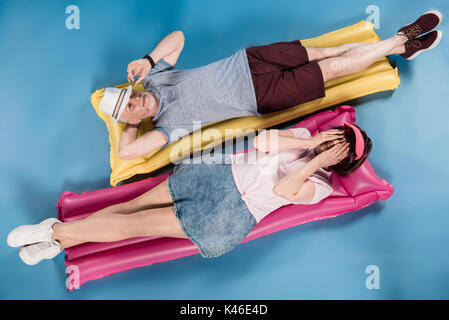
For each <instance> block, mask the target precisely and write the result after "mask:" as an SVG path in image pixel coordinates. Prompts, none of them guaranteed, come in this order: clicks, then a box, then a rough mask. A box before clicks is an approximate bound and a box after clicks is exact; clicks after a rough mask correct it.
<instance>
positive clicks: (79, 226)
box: [52, 206, 187, 248]
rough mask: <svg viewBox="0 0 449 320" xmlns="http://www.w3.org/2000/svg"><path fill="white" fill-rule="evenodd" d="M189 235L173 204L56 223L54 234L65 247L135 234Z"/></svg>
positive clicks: (114, 239)
mask: <svg viewBox="0 0 449 320" xmlns="http://www.w3.org/2000/svg"><path fill="white" fill-rule="evenodd" d="M147 236H162V237H173V238H187V237H186V235H185V234H184V232H183V231H182V229H181V227H180V226H179V223H178V220H177V219H176V215H175V212H174V209H173V207H172V206H171V207H164V208H155V209H147V210H142V211H138V212H135V213H131V214H117V213H103V214H100V215H91V216H89V217H87V218H85V219H80V220H76V221H70V222H63V223H56V224H55V225H53V233H52V238H53V239H54V240H57V241H60V242H61V243H65V244H66V246H65V248H67V247H68V245H69V244H70V243H71V242H73V243H80V242H111V241H119V240H124V239H129V238H135V237H147Z"/></svg>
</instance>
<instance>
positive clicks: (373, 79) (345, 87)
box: [91, 21, 400, 186]
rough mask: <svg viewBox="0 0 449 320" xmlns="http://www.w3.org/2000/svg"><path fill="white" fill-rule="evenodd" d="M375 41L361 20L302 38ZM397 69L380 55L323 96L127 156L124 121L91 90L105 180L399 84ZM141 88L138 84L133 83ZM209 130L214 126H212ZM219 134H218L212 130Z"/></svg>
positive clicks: (327, 43) (320, 42)
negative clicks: (104, 154) (104, 145)
mask: <svg viewBox="0 0 449 320" xmlns="http://www.w3.org/2000/svg"><path fill="white" fill-rule="evenodd" d="M375 41H380V38H379V36H378V35H377V34H376V33H375V31H374V25H373V24H372V23H370V22H366V21H360V22H359V23H357V24H354V25H352V26H349V27H346V28H343V29H339V30H336V31H332V32H329V33H326V34H324V35H321V36H319V37H316V38H311V39H304V40H301V43H302V44H303V45H304V46H315V47H331V46H337V45H340V44H343V43H348V42H375ZM399 82H400V80H399V76H398V72H397V68H396V69H393V68H392V67H391V65H390V63H389V61H388V59H387V58H382V59H380V60H378V61H377V62H376V63H374V64H373V65H371V66H370V67H369V68H367V69H365V70H364V71H362V72H359V73H356V74H353V75H348V76H344V77H340V78H337V79H334V80H331V81H328V82H326V83H325V89H326V96H325V97H323V98H320V99H316V100H313V101H310V102H307V103H303V104H301V105H298V106H295V107H291V108H289V109H285V110H282V111H278V112H273V113H269V114H264V115H263V116H262V117H257V116H251V117H242V118H234V119H229V120H225V121H221V122H215V123H212V124H208V125H207V126H204V127H203V128H201V130H198V131H195V132H194V133H191V134H190V135H188V136H185V137H184V138H182V139H181V140H178V141H176V142H174V143H172V144H170V145H168V146H167V147H165V148H163V149H160V150H156V151H154V152H152V153H150V154H148V155H146V156H143V157H139V158H136V159H132V160H122V159H120V158H119V157H118V156H117V154H118V146H119V141H120V135H121V133H122V132H123V130H124V129H125V126H126V125H125V124H122V123H119V122H117V123H116V124H114V123H113V121H112V118H111V117H110V116H108V115H106V114H105V113H103V111H101V110H100V109H99V107H98V106H99V104H100V100H101V99H102V97H103V94H104V89H100V90H97V91H95V92H94V93H93V94H92V96H91V102H92V105H93V107H94V109H95V111H96V112H97V114H98V116H99V117H100V118H101V119H103V120H104V122H105V123H106V127H107V130H108V133H109V143H110V146H111V150H110V164H111V169H112V172H111V176H110V183H111V185H112V186H116V185H117V183H119V182H120V181H123V180H126V179H129V178H131V177H132V176H134V175H136V174H145V173H150V172H153V171H155V170H157V169H160V168H162V167H164V166H166V165H168V164H170V163H171V162H172V161H171V160H173V159H174V158H173V157H174V155H176V157H183V156H185V155H186V153H187V154H190V153H193V152H197V151H200V150H204V149H205V148H206V147H207V148H210V147H213V146H215V145H218V144H221V143H222V142H223V141H225V140H226V141H228V140H231V139H233V138H237V137H240V136H242V135H244V133H245V130H247V129H252V130H257V129H263V128H268V127H271V126H274V125H277V124H280V123H283V122H287V121H290V120H292V119H295V118H299V117H302V116H304V115H307V114H310V113H313V112H315V111H318V110H320V109H324V108H327V107H330V106H333V105H336V104H339V103H342V102H344V101H348V100H352V99H356V98H359V97H362V96H366V95H369V94H372V93H375V92H380V91H386V90H394V89H396V88H397V87H398V85H399ZM127 85H129V84H128V83H126V84H121V85H118V86H116V87H118V88H121V87H125V86H127ZM135 88H136V89H138V90H142V91H143V90H144V88H143V86H142V85H141V84H138V85H137V86H136V87H135ZM152 128H153V123H152V122H151V120H150V119H146V120H145V121H143V122H142V124H141V126H140V128H139V132H138V135H141V134H142V133H144V132H146V131H148V130H151V129H152ZM211 129H213V130H211ZM225 129H241V130H237V131H234V133H233V134H231V135H227V136H225ZM217 133H221V134H217Z"/></svg>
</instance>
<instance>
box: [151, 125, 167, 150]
mask: <svg viewBox="0 0 449 320" xmlns="http://www.w3.org/2000/svg"><path fill="white" fill-rule="evenodd" d="M153 131H159V132H162V133H163V134H165V136H166V137H167V143H166V144H164V145H163V146H162V147H161V149H162V148H165V147H166V146H168V145H169V144H170V143H171V142H170V134H169V133H168V132H167V130H165V129H164V128H161V127H155V128H153Z"/></svg>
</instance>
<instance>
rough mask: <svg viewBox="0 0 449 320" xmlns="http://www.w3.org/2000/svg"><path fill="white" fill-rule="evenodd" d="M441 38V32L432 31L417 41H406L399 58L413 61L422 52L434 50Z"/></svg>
mask: <svg viewBox="0 0 449 320" xmlns="http://www.w3.org/2000/svg"><path fill="white" fill-rule="evenodd" d="M442 36H443V32H442V31H440V30H434V31H432V32H429V33H428V34H426V35H423V36H422V37H419V38H417V39H414V40H408V41H407V42H406V43H405V52H404V53H402V54H401V56H403V57H404V58H405V59H407V60H413V59H415V58H416V57H417V56H418V55H419V54H421V53H422V52H424V51H427V50H430V49H433V48H435V47H436V46H437V45H438V43H440V40H441V37H442Z"/></svg>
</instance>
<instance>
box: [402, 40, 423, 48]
mask: <svg viewBox="0 0 449 320" xmlns="http://www.w3.org/2000/svg"><path fill="white" fill-rule="evenodd" d="M405 46H406V47H408V48H409V47H415V48H418V49H419V48H421V46H422V44H421V41H419V40H409V41H407V42H406V43H405Z"/></svg>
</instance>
